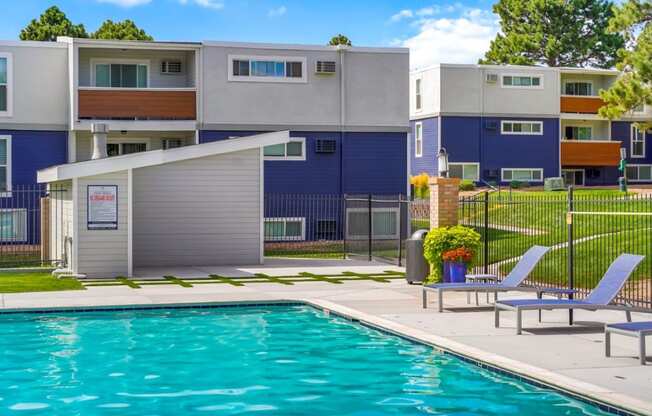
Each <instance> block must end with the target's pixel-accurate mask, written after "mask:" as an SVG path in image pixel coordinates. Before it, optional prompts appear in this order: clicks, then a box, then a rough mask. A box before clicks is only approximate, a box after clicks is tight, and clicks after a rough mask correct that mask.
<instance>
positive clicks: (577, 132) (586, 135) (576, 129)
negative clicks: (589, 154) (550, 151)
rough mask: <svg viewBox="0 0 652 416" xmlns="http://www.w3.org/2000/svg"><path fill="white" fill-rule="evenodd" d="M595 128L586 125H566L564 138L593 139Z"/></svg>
mask: <svg viewBox="0 0 652 416" xmlns="http://www.w3.org/2000/svg"><path fill="white" fill-rule="evenodd" d="M592 137H593V129H592V128H591V127H585V126H566V127H565V128H564V140H591V138H592Z"/></svg>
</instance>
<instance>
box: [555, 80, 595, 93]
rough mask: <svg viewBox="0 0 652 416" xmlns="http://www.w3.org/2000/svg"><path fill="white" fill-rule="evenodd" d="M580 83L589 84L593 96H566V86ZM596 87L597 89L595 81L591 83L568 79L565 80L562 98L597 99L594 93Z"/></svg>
mask: <svg viewBox="0 0 652 416" xmlns="http://www.w3.org/2000/svg"><path fill="white" fill-rule="evenodd" d="M578 83H582V84H589V85H590V86H591V95H573V94H566V84H578ZM594 87H595V86H594V85H593V81H590V80H589V81H585V80H582V79H567V80H564V89H563V91H562V93H561V95H562V96H565V97H597V96H596V95H595V93H594V91H595V88H594Z"/></svg>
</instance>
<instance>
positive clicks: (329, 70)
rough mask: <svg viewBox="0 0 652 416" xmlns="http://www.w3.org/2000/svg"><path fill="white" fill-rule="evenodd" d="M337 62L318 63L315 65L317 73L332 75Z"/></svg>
mask: <svg viewBox="0 0 652 416" xmlns="http://www.w3.org/2000/svg"><path fill="white" fill-rule="evenodd" d="M336 66H337V65H336V64H335V61H317V63H316V64H315V73H316V74H323V75H331V74H334V73H335V70H336Z"/></svg>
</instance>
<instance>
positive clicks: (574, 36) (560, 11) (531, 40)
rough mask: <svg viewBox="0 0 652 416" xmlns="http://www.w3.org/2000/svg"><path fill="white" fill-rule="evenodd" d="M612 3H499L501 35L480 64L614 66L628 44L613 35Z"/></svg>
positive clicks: (514, 0) (568, 0) (599, 0)
mask: <svg viewBox="0 0 652 416" xmlns="http://www.w3.org/2000/svg"><path fill="white" fill-rule="evenodd" d="M612 6H613V5H612V3H611V2H610V1H609V0H499V1H498V3H496V4H495V5H494V6H493V11H494V13H496V14H497V15H498V16H499V17H500V29H501V31H500V33H498V35H496V38H495V39H494V40H493V41H492V42H491V46H490V48H489V50H488V51H487V52H486V54H485V57H484V59H480V63H485V64H514V65H547V66H551V67H558V66H569V67H600V68H611V67H613V65H614V64H615V60H616V53H617V51H618V49H619V48H621V47H622V46H623V42H624V41H623V37H622V36H621V35H620V34H619V33H609V32H607V26H608V22H609V19H610V18H611V17H613V12H612Z"/></svg>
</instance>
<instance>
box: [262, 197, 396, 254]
mask: <svg viewBox="0 0 652 416" xmlns="http://www.w3.org/2000/svg"><path fill="white" fill-rule="evenodd" d="M408 215H409V213H408V201H407V200H406V199H405V198H404V197H403V196H400V195H399V196H387V195H306V194H266V195H265V221H264V223H265V224H264V227H265V255H266V256H278V257H306V258H345V257H355V258H365V259H369V260H371V259H377V260H385V261H388V262H391V263H396V264H401V263H403V259H404V253H403V241H404V240H405V238H406V235H407V232H408V229H407V218H408Z"/></svg>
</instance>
